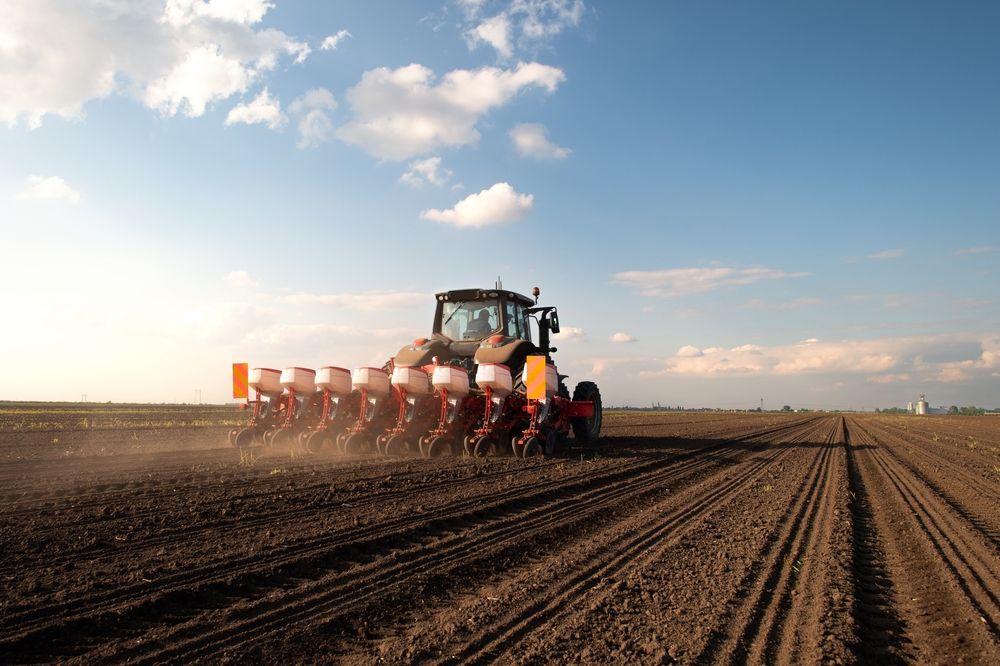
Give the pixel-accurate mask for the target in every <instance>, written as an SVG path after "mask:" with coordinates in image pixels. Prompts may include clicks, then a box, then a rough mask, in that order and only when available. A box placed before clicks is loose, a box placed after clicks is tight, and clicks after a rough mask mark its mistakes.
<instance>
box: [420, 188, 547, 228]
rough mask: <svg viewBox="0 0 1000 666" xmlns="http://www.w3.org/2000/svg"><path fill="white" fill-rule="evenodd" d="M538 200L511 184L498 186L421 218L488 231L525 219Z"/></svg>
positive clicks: (428, 211) (427, 212)
mask: <svg viewBox="0 0 1000 666" xmlns="http://www.w3.org/2000/svg"><path fill="white" fill-rule="evenodd" d="M534 200H535V197H534V195H531V194H518V193H517V192H515V191H514V188H513V187H511V185H510V183H497V184H495V185H493V186H492V187H490V188H489V189H486V190H482V191H481V192H478V193H476V194H470V195H469V196H467V197H465V198H464V199H462V200H461V201H459V202H458V203H457V204H455V206H454V207H452V208H447V209H445V210H438V209H437V208H431V209H428V210H425V211H424V212H422V213H420V217H422V218H423V219H425V220H433V221H434V222H445V223H447V224H452V225H454V226H456V227H485V226H489V225H491V224H500V223H503V222H510V221H513V220H519V219H521V218H522V217H524V216H525V215H526V214H527V213H528V211H529V210H531V206H532V205H533V204H534Z"/></svg>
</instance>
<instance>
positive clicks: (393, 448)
mask: <svg viewBox="0 0 1000 666" xmlns="http://www.w3.org/2000/svg"><path fill="white" fill-rule="evenodd" d="M406 448H407V447H406V442H405V441H404V439H403V436H402V435H393V436H392V437H390V438H389V439H387V440H386V441H385V444H383V445H382V455H386V456H398V455H402V454H403V452H404V451H406Z"/></svg>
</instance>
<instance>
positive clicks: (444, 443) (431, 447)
mask: <svg viewBox="0 0 1000 666" xmlns="http://www.w3.org/2000/svg"><path fill="white" fill-rule="evenodd" d="M451 451H453V448H452V443H451V442H450V441H449V440H448V438H447V437H435V438H434V439H432V440H431V441H429V442H428V443H427V452H426V453H425V454H424V457H426V458H440V457H441V456H443V455H445V454H446V453H449V452H451Z"/></svg>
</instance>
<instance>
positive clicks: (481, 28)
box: [466, 14, 513, 58]
mask: <svg viewBox="0 0 1000 666" xmlns="http://www.w3.org/2000/svg"><path fill="white" fill-rule="evenodd" d="M466 36H467V37H468V39H469V43H470V46H475V45H476V44H477V43H479V42H486V43H487V44H489V45H490V46H492V47H493V48H494V49H496V51H497V53H499V54H500V55H501V56H503V57H504V58H509V57H510V56H511V55H513V51H512V48H511V44H510V20H509V19H508V18H507V16H506V15H504V14H497V15H496V16H494V17H492V18H488V19H486V20H485V21H483V22H482V23H480V24H479V25H477V26H475V27H474V28H471V29H469V31H468V33H466Z"/></svg>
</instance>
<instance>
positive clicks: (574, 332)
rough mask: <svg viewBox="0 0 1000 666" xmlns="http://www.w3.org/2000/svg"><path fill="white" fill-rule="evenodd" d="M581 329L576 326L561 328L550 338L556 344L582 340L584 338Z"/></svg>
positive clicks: (584, 334)
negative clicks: (556, 342)
mask: <svg viewBox="0 0 1000 666" xmlns="http://www.w3.org/2000/svg"><path fill="white" fill-rule="evenodd" d="M586 335H587V334H586V333H584V331H583V329H582V328H580V327H578V326H562V327H560V329H559V332H558V333H556V334H554V335H553V336H552V339H553V340H556V341H558V342H569V341H570V340H583V339H584V338H585V337H586Z"/></svg>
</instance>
